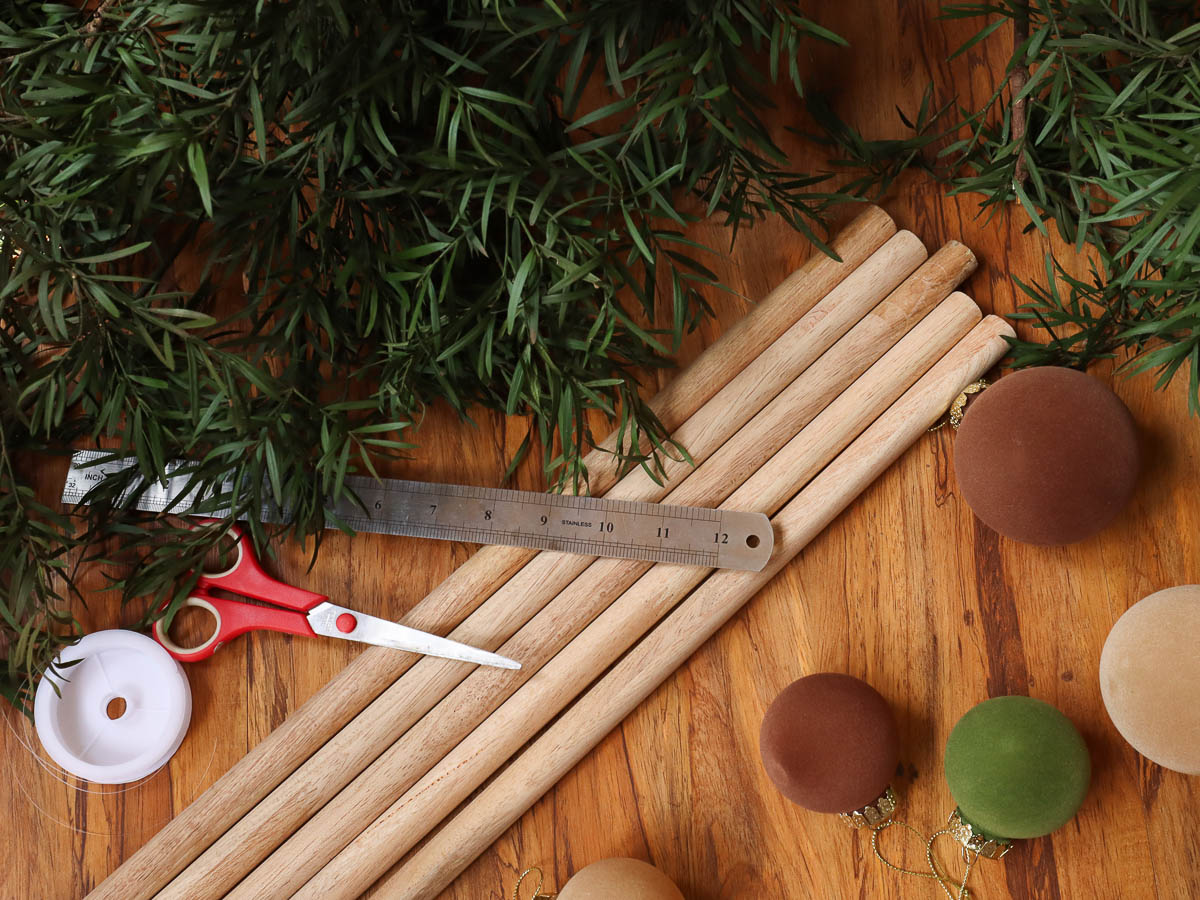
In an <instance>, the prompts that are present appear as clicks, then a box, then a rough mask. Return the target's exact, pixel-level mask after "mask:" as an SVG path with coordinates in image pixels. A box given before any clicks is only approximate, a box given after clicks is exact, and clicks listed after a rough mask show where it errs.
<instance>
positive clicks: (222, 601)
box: [153, 591, 317, 662]
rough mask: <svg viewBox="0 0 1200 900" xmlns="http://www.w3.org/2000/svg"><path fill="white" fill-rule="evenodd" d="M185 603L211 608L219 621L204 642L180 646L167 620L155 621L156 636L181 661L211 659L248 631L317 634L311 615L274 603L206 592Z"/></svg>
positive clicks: (304, 635)
mask: <svg viewBox="0 0 1200 900" xmlns="http://www.w3.org/2000/svg"><path fill="white" fill-rule="evenodd" d="M183 605H184V606H196V607H199V608H201V609H206V610H208V612H209V613H211V614H212V617H213V618H214V619H215V620H216V622H215V627H214V628H213V632H212V634H211V635H209V636H208V639H207V640H206V641H204V643H202V644H200V645H199V646H196V647H180V646H179V645H178V644H176V643H175V642H174V641H173V640H171V636H170V635H169V634H167V630H166V629H165V628H163V620H162V619H159V620H158V621H157V622H155V623H154V627H153V634H154V639H155V640H156V641H158V642H159V643H160V644H162V646H163V648H164V649H165V650H166V651H167V652H168V653H170V654H171V655H172V656H173V657H175V658H176V659H177V660H179V661H180V662H199V661H200V660H202V659H208V658H209V657H210V656H212V655H213V654H214V653H216V652H217V651H218V650H219V649H220V648H221V647H222V645H224V644H226V643H228V642H229V641H232V640H233V639H234V638H235V637H237V636H238V635H240V634H245V633H246V632H247V631H263V630H266V631H279V632H283V633H284V634H299V635H302V636H303V637H316V636H317V635H316V632H314V631H313V630H312V628H311V626H309V624H308V616H307V615H306V614H305V613H302V612H293V611H292V610H289V609H277V608H275V607H271V606H258V605H257V604H254V603H243V602H242V601H241V600H230V599H228V598H226V597H214V596H212V595H211V594H206V593H204V592H203V591H197V592H196V593H194V594H191V595H190V596H189V597H188V598H187V599H186V600H184V601H183Z"/></svg>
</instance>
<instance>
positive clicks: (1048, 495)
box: [954, 366, 1139, 544]
mask: <svg viewBox="0 0 1200 900" xmlns="http://www.w3.org/2000/svg"><path fill="white" fill-rule="evenodd" d="M1138 469H1139V453H1138V442H1137V432H1136V429H1135V427H1134V423H1133V417H1132V416H1131V415H1130V414H1129V410H1128V409H1127V408H1126V407H1125V404H1124V403H1122V402H1121V400H1120V398H1118V397H1117V395H1116V394H1114V393H1113V392H1112V391H1111V390H1110V389H1109V388H1108V387H1107V386H1106V385H1104V384H1103V383H1102V382H1100V381H1098V380H1096V379H1095V378H1092V377H1091V376H1089V375H1085V374H1083V373H1082V372H1077V371H1075V370H1074V369H1060V368H1056V367H1052V366H1049V367H1041V368H1034V369H1022V370H1021V371H1019V372H1014V373H1012V374H1011V375H1007V376H1005V377H1004V378H1001V379H1000V380H999V381H997V382H996V383H995V384H994V385H992V386H991V387H990V388H988V389H987V390H986V391H984V392H983V393H982V394H980V395H979V397H978V399H977V400H975V402H974V403H972V404H971V405H970V406H969V407H968V408H967V413H966V416H965V417H964V418H963V421H962V425H961V426H960V427H959V429H958V436H957V437H956V438H955V442H954V470H955V474H956V476H957V479H958V486H959V490H960V491H961V492H962V496H963V499H964V500H965V501H966V502H967V505H968V506H970V507H971V509H972V511H973V512H974V513H975V515H977V516H978V517H979V518H980V520H982V521H983V523H984V524H985V525H987V526H989V527H990V528H992V529H994V530H995V531H998V532H1000V534H1003V535H1005V536H1006V537H1010V538H1012V539H1014V540H1017V541H1024V542H1025V543H1029V544H1070V543H1074V542H1075V541H1081V540H1084V539H1085V538H1088V537H1091V536H1092V535H1093V534H1096V533H1097V532H1098V531H1100V530H1101V529H1102V528H1104V527H1105V526H1106V525H1107V524H1108V523H1109V522H1111V521H1112V520H1113V518H1115V517H1116V515H1117V514H1118V513H1119V512H1120V511H1121V510H1122V509H1124V508H1125V506H1126V504H1127V503H1128V502H1129V498H1130V497H1131V496H1132V495H1133V489H1134V485H1135V483H1136V481H1137V475H1138Z"/></svg>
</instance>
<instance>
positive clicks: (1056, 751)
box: [945, 697, 1091, 840]
mask: <svg viewBox="0 0 1200 900" xmlns="http://www.w3.org/2000/svg"><path fill="white" fill-rule="evenodd" d="M945 766H946V783H947V784H948V785H949V787H950V793H951V794H952V795H953V797H954V802H955V803H957V804H958V809H959V813H960V814H961V816H962V818H963V819H964V821H966V822H967V823H968V824H969V825H971V826H972V827H973V828H975V830H976V831H978V832H980V833H982V834H984V835H986V836H987V837H989V838H1000V839H1002V840H1011V839H1013V838H1033V837H1040V836H1041V835H1044V834H1049V833H1050V832H1051V831H1054V829H1056V828H1058V827H1060V826H1061V825H1063V824H1065V823H1066V822H1067V821H1069V820H1070V818H1071V817H1072V816H1074V815H1075V813H1076V811H1077V810H1078V809H1079V807H1080V805H1081V804H1082V803H1083V798H1084V796H1085V795H1086V794H1087V788H1088V780H1089V779H1090V777H1091V760H1090V758H1089V757H1088V750H1087V746H1086V745H1085V744H1084V742H1083V738H1082V737H1080V735H1079V732H1078V731H1077V730H1076V728H1075V726H1074V725H1073V724H1071V720H1070V719H1068V718H1067V717H1066V716H1064V715H1063V714H1062V713H1061V712H1059V711H1058V710H1057V709H1055V708H1054V707H1053V706H1051V705H1050V704H1049V703H1043V702H1042V701H1041V700H1034V699H1033V698H1032V697H995V698H993V699H991V700H985V701H984V702H983V703H980V704H979V705H978V706H975V707H973V708H972V709H970V710H968V712H967V714H966V715H964V716H963V717H962V718H961V719H959V720H958V724H957V725H955V726H954V730H953V731H952V732H951V733H950V739H949V740H948V741H947V742H946V760H945Z"/></svg>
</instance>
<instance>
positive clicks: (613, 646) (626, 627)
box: [289, 294, 980, 898]
mask: <svg viewBox="0 0 1200 900" xmlns="http://www.w3.org/2000/svg"><path fill="white" fill-rule="evenodd" d="M979 317H980V314H979V310H978V307H976V306H975V304H974V303H973V302H972V301H971V300H970V299H969V298H968V297H966V296H965V295H963V294H955V295H953V296H952V297H950V298H949V299H947V300H946V301H945V302H944V303H942V304H941V305H940V306H939V307H938V308H937V309H936V310H935V311H934V312H933V313H931V314H930V315H929V316H927V317H926V319H925V320H924V321H922V322H921V323H920V324H919V325H918V326H917V327H916V328H915V329H913V331H912V332H910V333H909V334H908V335H907V336H906V337H905V338H904V339H903V340H901V341H900V342H899V343H898V344H896V345H895V346H894V347H892V348H891V350H889V351H888V353H887V354H885V355H884V356H883V357H882V358H881V359H880V360H879V361H878V362H877V363H875V365H874V366H872V367H871V369H869V370H868V371H867V373H866V374H864V375H863V376H862V377H861V378H859V379H858V380H857V381H855V382H854V384H853V385H851V386H850V388H849V389H848V390H846V391H845V392H844V393H841V395H840V396H839V397H838V398H837V399H836V400H835V401H834V402H833V403H832V404H830V405H829V406H828V407H826V408H825V410H824V411H823V412H822V413H821V414H820V415H818V416H817V417H816V418H815V419H814V420H813V421H812V423H811V424H810V425H809V426H807V427H806V428H804V429H803V430H801V431H800V433H799V435H798V436H797V438H796V439H794V441H793V444H794V443H795V442H796V441H803V442H804V446H805V448H806V452H804V453H801V454H798V453H795V452H793V453H782V454H776V455H774V456H773V457H772V458H771V459H770V460H769V461H768V462H767V463H766V464H765V465H763V466H762V468H761V469H759V471H760V472H762V473H764V474H766V475H769V476H770V477H771V479H772V481H773V483H776V484H778V485H781V486H782V487H780V488H779V489H778V490H777V491H776V492H775V494H774V496H773V497H771V498H763V497H761V496H759V494H758V493H757V492H753V491H749V490H746V487H745V485H743V486H742V487H741V488H739V489H738V490H737V491H735V492H734V493H733V494H732V496H730V497H729V499H728V500H727V501H726V502H725V503H723V504H722V508H724V509H739V510H746V509H759V510H762V511H764V512H774V511H775V510H777V509H778V508H779V507H780V506H781V505H782V503H783V502H784V501H785V500H787V499H788V498H790V496H791V495H792V494H794V493H796V492H797V491H798V490H800V489H801V487H803V485H804V484H805V483H806V482H807V481H808V480H809V479H810V478H811V477H812V476H814V475H815V474H816V473H817V472H818V471H820V470H821V468H823V467H824V466H825V465H826V464H827V463H828V462H829V461H830V460H832V459H834V458H835V457H836V456H837V454H838V452H839V451H840V450H842V449H843V448H844V447H845V446H846V445H847V444H849V443H850V442H851V441H852V440H853V439H854V438H855V437H856V436H857V435H858V434H859V433H861V432H862V430H863V429H864V428H866V427H867V425H868V424H870V422H871V421H872V420H873V419H874V418H875V417H877V416H878V415H879V414H880V413H881V412H883V411H884V410H885V409H887V407H888V405H889V404H890V403H891V402H893V401H894V400H896V399H897V398H898V397H900V395H901V394H903V393H904V391H905V390H906V389H907V388H908V387H909V386H911V385H912V384H913V383H914V382H916V380H917V379H918V378H919V377H920V376H921V375H922V374H923V373H924V372H926V371H927V370H928V369H929V368H930V367H931V366H933V365H934V364H935V363H936V362H937V360H938V359H939V358H940V357H941V356H942V355H943V354H944V353H945V352H946V351H948V350H949V349H950V348H951V347H952V346H953V345H954V343H955V342H956V341H957V340H958V339H959V338H961V337H962V336H963V335H965V334H966V333H967V332H968V331H969V330H970V329H971V327H972V326H973V325H974V324H975V323H976V322H978V321H979ZM789 446H790V445H789ZM780 498H782V499H780ZM764 503H765V505H764ZM711 571H712V570H708V569H702V568H698V567H693V566H679V565H656V566H654V567H653V568H652V569H651V570H650V572H649V573H648V574H646V575H645V576H643V577H642V578H641V579H640V580H639V581H638V582H637V583H636V584H635V585H633V586H632V587H631V588H629V589H628V590H626V591H625V592H624V594H622V595H621V597H620V598H619V599H617V600H616V601H615V602H613V603H612V605H611V606H609V607H608V608H607V609H606V610H604V611H603V612H602V613H601V614H600V616H599V617H598V618H596V619H595V620H594V621H592V622H591V624H590V625H588V626H587V627H586V628H585V629H583V631H582V633H580V634H579V635H578V637H576V638H575V639H574V640H572V641H571V642H570V643H569V644H568V645H567V646H566V647H565V648H564V649H562V650H561V652H559V653H558V655H556V656H555V657H554V658H553V659H552V660H550V661H549V662H548V663H547V664H546V665H545V666H544V667H543V668H542V669H541V670H540V671H539V672H538V673H537V674H536V675H535V676H534V677H533V678H531V679H530V680H529V683H528V684H526V685H525V686H524V687H522V688H521V689H520V690H519V691H518V692H517V693H516V694H514V695H513V696H512V697H511V698H510V699H509V700H508V701H507V702H506V703H504V705H503V706H501V707H500V708H499V709H498V710H497V711H496V712H494V713H492V715H490V716H488V717H487V718H486V721H483V723H482V724H481V725H480V726H479V727H477V728H476V729H475V730H474V732H472V733H471V734H470V735H469V736H468V737H467V738H466V739H465V740H462V741H461V742H460V743H458V744H457V746H454V745H451V746H452V747H453V749H451V750H450V751H449V754H448V755H447V756H446V757H445V758H444V759H443V760H442V761H441V762H440V763H439V764H438V765H437V766H435V767H434V768H433V769H432V770H431V771H429V772H427V773H426V774H425V776H424V777H423V778H421V779H420V781H418V782H417V783H416V784H415V785H414V786H413V787H412V788H411V789H410V790H409V791H408V792H407V793H406V794H405V795H404V796H402V797H401V798H400V799H399V800H398V801H396V802H395V803H393V804H392V805H391V807H390V808H389V809H388V810H387V812H386V813H384V814H383V815H382V816H380V817H379V818H378V819H377V820H376V821H375V822H374V823H373V824H372V825H371V826H370V827H369V828H368V829H367V830H366V831H364V832H363V833H362V834H361V835H359V837H358V838H356V839H355V840H354V841H353V842H352V843H351V844H349V845H348V846H347V847H346V848H345V849H344V850H343V851H342V852H341V853H340V854H339V855H338V856H337V857H336V858H335V859H334V860H333V861H332V862H331V863H330V864H329V865H328V866H326V868H325V869H324V870H322V872H321V873H319V874H318V875H317V876H316V877H314V878H313V880H312V881H311V882H310V883H309V884H308V885H307V886H305V888H304V889H303V890H302V891H300V892H299V893H297V894H296V896H297V897H309V898H314V897H350V896H356V895H357V893H358V892H359V891H361V890H364V889H365V888H366V887H367V886H369V885H370V884H371V882H372V880H373V879H374V878H375V877H376V876H378V875H380V874H382V873H383V872H384V871H386V869H387V867H388V866H390V865H391V863H392V862H394V861H395V860H396V859H399V858H400V857H401V856H402V855H403V853H405V852H407V850H408V849H410V848H411V847H412V846H414V845H415V844H416V843H417V841H419V840H420V839H421V838H422V837H424V835H425V834H427V833H428V832H429V831H430V830H431V829H433V828H434V827H436V824H437V822H438V821H440V820H441V819H442V818H443V817H444V816H446V815H448V814H449V813H450V812H451V811H452V810H453V809H454V808H455V807H456V806H457V805H458V804H459V803H460V802H461V801H462V800H464V799H465V798H466V797H467V796H468V795H469V794H470V792H471V791H472V790H474V789H475V788H476V787H478V786H479V785H480V784H482V783H483V781H484V780H486V778H488V777H489V776H490V775H491V774H492V773H493V772H494V771H496V769H498V768H499V767H500V766H502V765H503V764H504V763H505V761H506V760H507V759H508V758H509V756H510V755H511V754H513V753H515V752H516V751H517V750H518V749H519V748H520V747H521V746H522V745H523V744H524V743H525V742H526V741H528V740H529V739H530V738H532V737H533V736H534V735H535V734H536V733H537V731H538V729H540V728H541V727H542V726H543V725H545V723H546V722H548V721H549V720H550V719H551V718H552V717H553V716H554V715H556V714H557V712H558V711H559V710H561V709H562V708H563V707H564V706H565V705H566V704H567V703H569V702H570V701H571V699H573V698H574V697H575V696H577V695H578V694H579V693H580V692H581V691H582V690H584V689H585V688H586V687H587V685H588V684H590V683H591V682H592V680H594V679H595V678H596V677H597V676H599V675H600V674H601V673H602V672H603V671H604V670H605V669H606V668H608V666H609V665H611V664H612V662H613V661H614V660H616V659H617V658H618V657H619V656H620V655H621V654H622V653H623V652H624V651H625V650H626V649H627V648H628V647H629V646H630V645H631V644H633V643H634V642H635V641H637V640H638V639H639V638H641V637H642V635H644V634H645V633H646V631H647V630H648V629H650V628H651V627H652V626H653V625H654V623H655V622H657V621H658V619H659V618H660V617H661V616H662V615H664V614H665V613H666V612H667V611H668V610H669V609H670V608H671V607H672V606H674V605H675V603H676V602H678V601H679V600H680V599H682V598H683V597H684V596H685V595H686V594H687V592H688V591H690V590H692V589H693V588H694V587H695V586H696V585H698V584H699V583H700V582H701V581H703V580H704V578H705V577H706V576H708V575H709V574H710V572H711ZM531 624H532V623H531ZM457 693H458V692H455V694H457ZM452 698H453V699H454V700H455V702H454V703H452V704H449V705H444V706H445V708H443V707H439V708H438V709H436V710H434V712H433V713H432V714H431V715H430V716H429V717H427V719H426V720H424V721H423V722H422V724H425V722H426V721H430V722H433V723H434V724H435V726H436V725H437V724H438V723H440V722H441V721H442V720H443V719H444V718H445V716H446V715H447V714H448V713H449V712H450V711H451V709H453V708H457V706H458V704H459V703H460V702H461V701H460V700H459V698H457V697H455V695H452ZM414 731H415V729H414ZM407 737H408V736H406V738H407ZM420 746H421V745H420V744H413V745H411V746H409V747H407V748H405V753H406V755H407V754H411V753H412V752H414V751H416V750H418V749H419V747H420ZM393 749H396V748H393ZM316 821H317V820H316V819H314V820H313V823H315V822H316ZM310 824H311V823H310ZM315 837H316V835H314V838H315ZM289 892H290V885H289Z"/></svg>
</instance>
